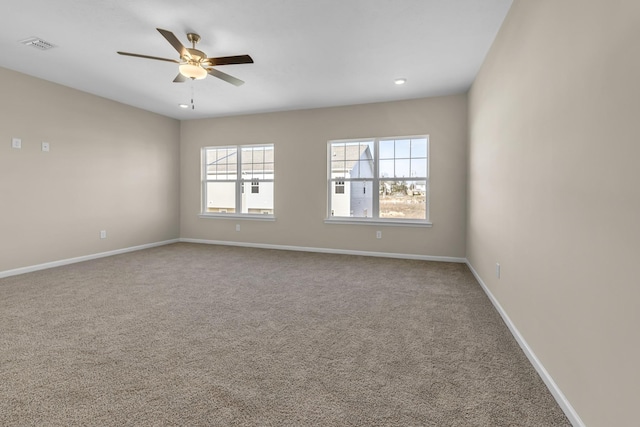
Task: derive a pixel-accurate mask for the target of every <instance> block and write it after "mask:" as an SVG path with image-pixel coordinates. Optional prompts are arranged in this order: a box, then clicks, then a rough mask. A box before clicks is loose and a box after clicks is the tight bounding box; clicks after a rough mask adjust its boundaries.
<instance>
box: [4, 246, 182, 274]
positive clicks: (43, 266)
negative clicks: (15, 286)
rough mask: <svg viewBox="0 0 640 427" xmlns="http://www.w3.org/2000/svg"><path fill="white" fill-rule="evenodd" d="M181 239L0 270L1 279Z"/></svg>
mask: <svg viewBox="0 0 640 427" xmlns="http://www.w3.org/2000/svg"><path fill="white" fill-rule="evenodd" d="M179 241H180V240H179V239H172V240H165V241H163V242H155V243H148V244H146V245H139V246H132V247H129V248H123V249H116V250H113V251H108V252H100V253H97V254H91V255H84V256H79V257H76V258H68V259H62V260H59V261H52V262H46V263H44V264H38V265H31V266H28V267H21V268H16V269H13V270H5V271H0V279H2V278H4V277H9V276H17V275H18V274H24V273H31V272H33V271H38V270H45V269H47V268H53V267H60V266H62V265H67V264H74V263H76V262H83V261H89V260H92V259H98V258H104V257H108V256H112V255H119V254H124V253H127V252H134V251H139V250H142V249H149V248H154V247H156V246H163V245H169V244H171V243H178V242H179Z"/></svg>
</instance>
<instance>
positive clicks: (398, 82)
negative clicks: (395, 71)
mask: <svg viewBox="0 0 640 427" xmlns="http://www.w3.org/2000/svg"><path fill="white" fill-rule="evenodd" d="M406 82H407V79H396V80H395V81H394V83H395V84H397V85H403V84H405V83H406Z"/></svg>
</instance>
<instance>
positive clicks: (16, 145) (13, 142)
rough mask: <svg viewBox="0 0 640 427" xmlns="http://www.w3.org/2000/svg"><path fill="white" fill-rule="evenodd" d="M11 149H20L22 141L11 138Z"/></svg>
mask: <svg viewBox="0 0 640 427" xmlns="http://www.w3.org/2000/svg"><path fill="white" fill-rule="evenodd" d="M11 148H22V140H21V139H20V138H11Z"/></svg>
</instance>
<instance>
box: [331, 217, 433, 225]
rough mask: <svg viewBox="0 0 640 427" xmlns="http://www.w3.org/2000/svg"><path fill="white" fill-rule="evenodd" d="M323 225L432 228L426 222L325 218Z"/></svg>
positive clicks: (429, 223)
mask: <svg viewBox="0 0 640 427" xmlns="http://www.w3.org/2000/svg"><path fill="white" fill-rule="evenodd" d="M324 223H325V224H355V225H390V226H398V227H432V226H433V224H432V223H431V222H428V221H421V220H407V219H403V220H400V219H369V218H344V217H343V218H326V219H325V220H324Z"/></svg>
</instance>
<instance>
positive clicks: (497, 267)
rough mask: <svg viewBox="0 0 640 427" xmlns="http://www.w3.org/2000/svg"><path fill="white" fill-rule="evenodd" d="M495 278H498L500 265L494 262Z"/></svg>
mask: <svg viewBox="0 0 640 427" xmlns="http://www.w3.org/2000/svg"><path fill="white" fill-rule="evenodd" d="M496 277H497V278H498V279H499V278H500V264H498V263H497V262H496Z"/></svg>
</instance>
